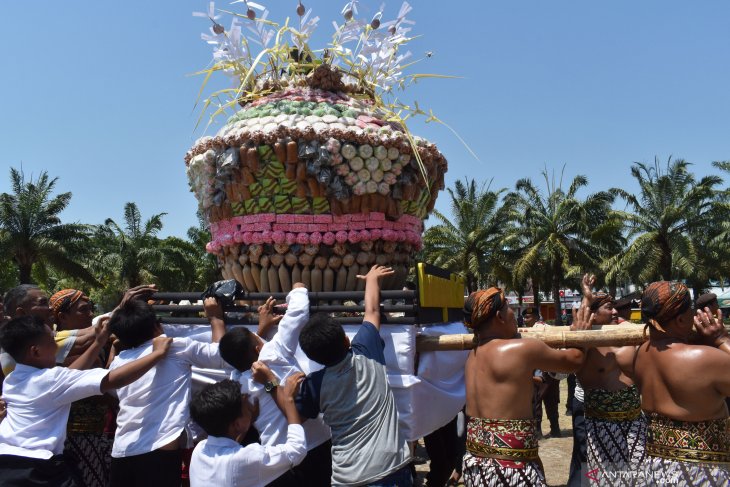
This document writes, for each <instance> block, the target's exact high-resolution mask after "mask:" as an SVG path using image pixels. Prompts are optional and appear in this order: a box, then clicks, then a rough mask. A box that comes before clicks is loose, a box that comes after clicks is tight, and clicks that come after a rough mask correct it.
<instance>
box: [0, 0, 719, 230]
mask: <svg viewBox="0 0 730 487" xmlns="http://www.w3.org/2000/svg"><path fill="white" fill-rule="evenodd" d="M260 3H264V4H265V5H266V6H267V7H268V8H269V10H271V11H272V18H274V19H278V20H283V19H284V17H286V16H287V15H289V16H294V15H295V13H294V10H295V7H296V1H289V0H287V1H281V0H268V1H266V0H262V1H261V2H260ZM380 3H381V2H380V0H377V1H365V0H363V1H362V2H361V14H366V12H369V13H370V14H372V13H374V12H375V11H376V9H377V7H378V6H379V5H380ZM400 3H401V2H400V1H390V2H387V9H386V11H387V13H386V18H389V17H393V16H394V15H395V14H396V13H397V10H398V8H399V7H400ZM342 4H344V2H331V1H326V2H325V1H324V0H317V1H314V0H308V1H306V2H305V5H306V6H307V7H313V8H314V9H315V12H316V14H317V15H319V16H320V17H322V20H321V21H320V26H319V29H318V31H317V33H316V34H315V41H314V42H313V45H314V47H324V45H325V43H326V41H327V39H329V37H330V35H331V33H332V27H331V21H332V20H333V19H338V20H339V11H340V8H341V6H342ZM411 4H412V5H413V6H414V11H413V12H412V14H411V15H410V18H412V19H413V20H415V21H416V25H415V28H414V32H415V33H417V34H421V35H422V37H420V38H418V39H416V40H415V41H413V42H412V43H411V46H410V49H411V50H412V51H413V52H414V55H416V56H417V57H420V56H421V55H423V53H425V52H426V51H432V52H433V56H432V57H431V58H430V59H427V60H426V61H424V62H422V63H420V64H419V65H417V66H414V67H413V68H412V71H413V72H428V73H443V74H450V75H455V76H460V77H461V78H460V79H454V80H423V81H421V82H419V83H418V85H416V86H414V87H412V88H413V89H411V90H409V91H408V92H407V93H405V94H404V95H403V98H404V100H411V99H417V100H418V101H419V103H420V104H421V105H422V106H423V107H427V108H432V109H433V111H434V113H435V114H436V115H437V116H438V117H439V118H441V119H442V120H444V121H446V122H447V123H449V124H450V125H451V126H452V127H453V128H454V129H455V130H456V131H457V132H458V133H459V134H460V135H461V136H462V137H463V138H464V139H465V140H466V141H467V143H468V144H469V145H470V146H471V147H472V149H474V151H475V152H476V154H477V155H478V157H479V160H478V161H477V160H475V159H474V158H472V157H471V156H470V155H469V154H468V152H467V151H466V150H465V148H464V147H463V146H462V145H461V143H460V142H459V141H458V140H457V139H456V138H455V137H454V136H453V135H452V134H451V133H450V132H449V131H448V130H447V129H446V128H444V127H442V126H439V125H437V124H423V123H422V122H416V123H414V124H413V125H412V126H411V128H412V130H414V131H415V132H416V133H418V134H420V135H422V136H424V137H426V138H428V139H430V140H432V141H434V142H436V143H437V144H438V145H439V147H440V149H441V151H442V152H443V153H444V154H445V155H446V156H447V158H448V160H449V166H450V168H449V172H448V174H447V185H451V184H453V182H454V181H455V180H456V179H461V178H464V177H475V178H477V179H479V180H489V179H490V178H494V181H493V183H492V187H493V188H501V187H508V188H512V187H514V183H515V181H517V179H519V178H522V177H532V178H533V179H537V178H539V177H540V172H541V171H542V170H543V168H545V167H547V168H548V170H550V171H552V170H555V171H556V172H558V173H559V171H560V170H561V168H562V167H563V165H565V166H566V169H565V172H566V176H567V177H568V178H572V176H574V175H575V174H585V175H586V176H588V178H589V181H590V191H598V190H602V189H607V188H609V187H611V186H619V187H623V188H626V189H629V190H634V189H636V187H635V185H634V184H633V181H632V179H631V177H630V174H629V167H630V166H631V163H632V162H633V161H642V162H651V161H653V159H654V157H655V156H658V157H659V158H660V159H661V160H662V161H665V160H666V158H667V157H669V156H670V155H673V156H674V157H681V158H684V159H687V160H688V161H690V162H693V163H694V164H695V166H694V169H695V171H696V172H697V173H698V174H699V175H704V174H707V173H710V172H712V171H713V168H712V167H711V161H714V160H727V159H730V137H729V134H730V116H729V114H730V89H728V80H730V29H728V28H727V23H728V20H729V19H730V3H728V2H725V1H720V0H716V1H703V2H680V1H659V0H653V1H642V2H636V1H623V0H621V1H611V2H608V1H603V2H585V1H553V2H546V1H537V0H530V1H507V0H504V1H483V2H476V1H475V2H435V1H422V0H413V1H411ZM216 6H217V7H218V8H231V7H229V5H228V2H221V1H219V2H217V3H216ZM206 7H207V2H205V1H189V0H176V1H173V0H164V1H162V0H156V1H153V2H152V1H146V2H143V1H139V0H127V1H125V2H99V1H94V2H92V1H74V2H57V1H56V2H51V1H33V0H23V1H20V0H15V1H5V2H2V3H1V4H0V63H2V64H1V66H2V68H1V71H0V73H2V74H1V75H0V93H1V94H2V95H1V96H0V145H1V146H2V149H3V150H2V156H1V157H0V161H1V162H0V192H1V191H7V190H8V189H9V181H8V180H9V178H8V168H9V167H11V166H13V167H19V166H20V165H21V164H22V167H23V169H24V170H25V172H26V174H27V175H30V174H33V175H37V174H38V173H39V172H40V171H42V170H47V171H48V172H49V173H50V174H51V175H52V176H57V177H58V178H59V181H58V186H57V187H58V189H59V190H60V191H72V192H73V198H72V200H71V204H70V206H69V208H68V209H67V210H66V211H65V212H64V214H63V218H64V220H66V221H81V222H86V223H101V222H103V221H104V220H105V219H106V218H107V217H112V218H114V219H116V220H117V221H120V220H121V218H122V208H123V206H124V204H125V202H127V201H135V202H136V203H137V204H138V205H139V206H140V208H141V210H142V214H143V216H150V215H152V214H153V213H158V212H167V213H168V215H167V216H166V217H165V220H164V222H165V231H164V234H165V235H170V234H172V235H180V236H182V235H184V234H185V231H186V229H187V228H188V227H189V226H191V225H194V224H196V217H195V209H196V202H195V199H194V198H193V196H192V194H191V193H190V192H189V191H188V187H187V180H186V177H185V170H184V169H185V168H184V163H183V155H184V154H185V151H186V150H187V149H188V148H189V147H190V146H191V145H192V143H193V142H194V140H195V139H196V138H197V137H199V136H201V135H203V132H202V130H200V129H198V130H195V123H196V120H197V117H198V115H199V110H198V109H194V102H195V99H196V96H197V92H198V89H199V88H200V85H201V81H202V78H201V77H191V76H189V75H190V74H191V73H193V72H195V71H196V70H198V69H200V68H203V67H205V66H206V65H207V64H208V62H209V60H210V49H209V47H208V46H207V45H206V44H205V43H204V42H202V41H201V40H200V33H201V32H202V31H204V30H206V29H207V27H208V26H207V24H206V23H205V22H204V21H202V20H201V19H198V18H194V17H192V15H191V12H192V11H196V10H197V11H203V10H205V9H206ZM233 8H235V6H234V7H233ZM225 83H226V80H224V79H220V80H219V81H217V82H214V83H213V84H211V88H213V87H223V86H224V85H225ZM437 208H439V209H441V210H447V205H446V197H445V195H442V198H441V200H440V202H439V204H438V205H437Z"/></svg>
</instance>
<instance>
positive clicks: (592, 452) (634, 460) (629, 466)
mask: <svg viewBox="0 0 730 487" xmlns="http://www.w3.org/2000/svg"><path fill="white" fill-rule="evenodd" d="M585 422H586V443H587V457H588V471H594V470H595V469H598V470H599V471H603V470H606V469H620V470H637V469H638V468H639V467H640V466H641V465H642V463H643V461H644V457H645V443H646V421H645V419H644V417H643V416H642V414H641V398H640V397H639V391H638V389H637V388H636V386H631V387H629V388H627V389H621V390H619V391H606V390H603V389H587V390H586V391H585ZM598 484H599V485H627V484H626V483H625V482H624V479H621V478H616V477H611V476H602V477H601V478H600V479H599V480H598Z"/></svg>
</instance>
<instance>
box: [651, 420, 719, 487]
mask: <svg viewBox="0 0 730 487" xmlns="http://www.w3.org/2000/svg"><path fill="white" fill-rule="evenodd" d="M647 421H648V430H647V439H646V451H647V455H648V461H647V464H648V466H647V469H648V470H649V472H648V477H650V479H651V481H652V482H651V483H652V484H656V483H664V484H666V485H673V486H674V485H679V486H690V485H691V486H701V487H705V486H707V487H709V486H727V485H730V419H728V418H725V419H716V420H711V421H692V422H690V421H676V420H673V419H669V418H666V417H664V416H660V415H658V414H656V413H648V414H647Z"/></svg>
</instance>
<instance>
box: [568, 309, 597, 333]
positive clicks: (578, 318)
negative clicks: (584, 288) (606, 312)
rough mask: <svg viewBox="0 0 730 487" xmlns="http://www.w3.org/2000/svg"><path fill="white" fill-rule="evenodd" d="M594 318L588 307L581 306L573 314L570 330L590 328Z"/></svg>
mask: <svg viewBox="0 0 730 487" xmlns="http://www.w3.org/2000/svg"><path fill="white" fill-rule="evenodd" d="M595 318H596V317H595V315H594V314H593V313H592V312H591V309H590V308H589V307H587V306H581V307H580V308H578V310H577V311H576V312H575V313H574V315H573V324H572V325H570V331H584V330H590V329H591V326H592V325H593V322H594V321H595Z"/></svg>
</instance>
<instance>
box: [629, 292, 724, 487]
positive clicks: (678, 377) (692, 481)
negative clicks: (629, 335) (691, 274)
mask: <svg viewBox="0 0 730 487" xmlns="http://www.w3.org/2000/svg"><path fill="white" fill-rule="evenodd" d="M709 311H710V310H709V308H705V310H704V311H703V310H699V311H698V312H697V314H696V315H694V313H693V311H692V300H691V298H690V295H689V291H688V289H687V287H686V286H685V285H684V284H682V283H679V282H669V281H660V282H654V283H652V284H650V285H649V287H647V288H646V291H644V295H643V297H642V300H641V316H642V320H643V321H645V322H646V326H647V327H648V328H649V340H648V341H647V342H645V343H644V344H642V345H641V346H640V347H639V349H638V350H637V352H636V354H635V356H634V357H633V359H632V360H630V361H627V362H626V361H623V360H621V361H620V365H621V367H622V369H623V370H624V371H625V372H626V373H628V374H629V375H632V376H633V377H634V379H635V381H636V385H637V386H638V387H639V390H640V391H641V408H642V409H643V411H644V414H646V416H647V421H648V433H647V445H646V449H647V457H648V468H649V470H650V474H651V475H653V477H652V479H653V481H658V482H660V481H662V480H664V481H666V482H671V483H672V485H703V486H704V485H707V486H709V485H728V484H730V471H729V469H728V467H729V466H730V424H728V422H729V421H730V419H728V409H727V406H726V405H725V397H727V396H730V373H728V371H729V370H730V336H728V333H727V330H726V329H725V327H724V326H723V324H722V313H720V312H718V314H717V316H713V315H712V314H711V313H710V312H709ZM693 322H694V325H695V327H696V329H697V332H698V333H699V338H700V340H701V343H700V344H694V343H690V334H691V332H692V324H693ZM649 483H653V482H649Z"/></svg>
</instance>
